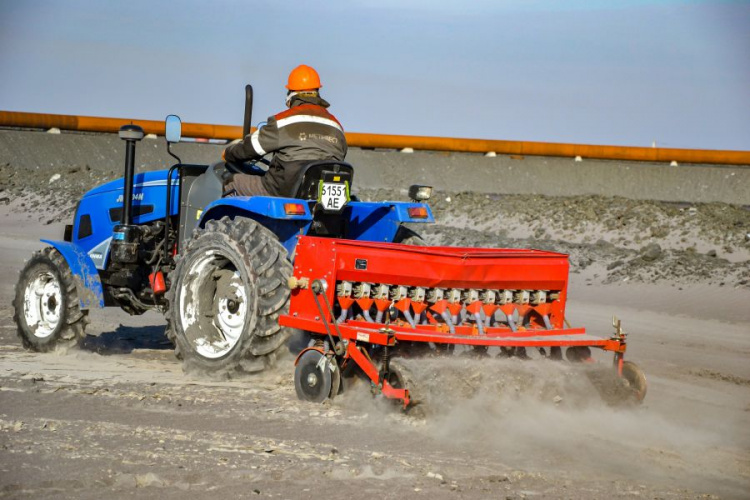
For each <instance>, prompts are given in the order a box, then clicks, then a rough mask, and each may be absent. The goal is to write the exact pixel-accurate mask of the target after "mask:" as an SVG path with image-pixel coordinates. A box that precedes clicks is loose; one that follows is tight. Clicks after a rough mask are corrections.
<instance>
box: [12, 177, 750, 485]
mask: <svg viewBox="0 0 750 500" xmlns="http://www.w3.org/2000/svg"><path fill="white" fill-rule="evenodd" d="M0 163H1V162H0ZM84 170H85V169H84ZM94 173H95V174H96V172H94ZM11 174H12V175H11ZM79 174H80V176H79V177H76V176H77V175H79ZM40 175H41V174H40ZM19 177H20V176H19V175H18V172H17V171H15V170H14V169H13V167H12V166H6V167H4V169H3V171H2V175H0V188H2V189H3V190H4V191H3V192H0V198H3V197H6V198H7V200H6V202H5V203H6V204H4V205H0V224H1V225H2V228H3V231H2V233H3V234H2V235H1V236H0V248H1V249H2V250H1V257H0V272H1V273H2V276H1V277H0V446H2V451H0V495H4V496H7V497H13V498H15V497H35V498H44V497H80V498H102V497H108V498H112V497H114V498H123V497H129V496H133V495H135V496H142V497H154V496H157V495H158V496H161V497H164V498H168V497H184V496H185V495H189V496H190V497H198V498H203V497H212V498H213V497H216V496H219V495H232V496H238V495H243V496H255V495H258V496H261V497H263V496H274V497H282V498H300V497H307V496H310V494H313V493H314V494H320V493H323V494H327V495H331V496H333V497H350V496H354V495H358V496H365V497H383V498H402V497H405V496H409V497H410V498H454V497H455V498H506V497H507V498H523V497H533V496H536V497H540V498H547V497H562V498H608V497H619V496H622V497H630V496H639V497H647V498H686V497H688V498H689V497H699V496H701V495H704V494H708V495H712V496H719V497H722V498H743V497H744V498H746V497H747V494H748V491H750V363H748V360H749V359H750V312H749V311H748V306H747V304H748V303H750V288H749V287H748V281H747V280H748V278H750V276H748V246H747V245H748V243H747V242H746V240H745V239H744V235H745V234H746V233H747V232H750V230H749V229H748V228H750V213H748V212H747V211H746V210H744V209H742V208H741V207H736V206H732V205H722V204H716V205H700V204H690V205H687V206H673V205H668V204H658V203H635V202H630V201H628V200H624V199H623V200H617V199H615V200H613V199H606V198H597V197H593V198H545V197H539V198H534V199H532V200H531V201H533V203H532V202H531V201H530V199H529V198H528V197H527V198H525V199H522V198H520V197H518V198H514V197H512V196H511V197H502V198H497V199H493V200H491V201H492V202H493V205H492V206H493V207H495V208H494V209H493V210H494V211H493V212H492V214H493V215H492V216H485V215H482V214H485V213H486V209H487V205H486V203H487V202H486V201H485V200H487V199H488V198H485V197H484V195H481V196H479V195H458V196H457V195H456V194H455V193H441V194H440V196H439V197H436V199H435V200H434V201H435V203H434V204H433V205H434V207H435V210H436V214H437V215H438V221H439V223H440V224H439V225H438V226H437V227H436V228H434V229H428V230H426V232H425V235H426V237H427V239H428V240H429V241H432V242H446V243H454V244H459V243H461V244H464V243H467V244H487V243H488V242H492V243H494V244H498V243H499V244H510V245H513V244H518V245H523V246H527V245H530V246H537V247H539V246H546V247H548V248H555V249H562V250H565V251H570V252H571V254H572V264H573V266H572V267H573V270H574V274H573V275H572V282H571V290H570V296H571V298H572V300H571V301H570V302H569V306H568V317H569V319H570V320H571V321H572V322H573V323H574V324H576V325H585V326H586V327H587V328H588V329H589V330H590V331H591V332H593V333H598V334H600V335H607V334H608V333H609V332H610V331H611V327H610V326H609V323H610V320H611V314H613V313H617V314H618V315H619V316H620V317H621V318H622V319H623V323H624V325H625V328H626V330H627V331H628V332H630V333H631V337H630V345H629V351H628V358H629V359H631V360H634V361H637V362H638V363H639V364H640V365H641V366H642V367H643V369H644V370H645V371H646V373H647V374H648V377H649V382H650V388H649V394H648V396H647V399H646V402H645V404H644V405H643V406H641V407H638V408H629V407H625V408H621V407H610V406H607V405H606V404H605V403H604V402H602V400H601V398H600V397H599V395H598V394H597V391H596V388H595V384H593V383H592V380H596V379H597V377H598V374H599V372H596V371H594V372H591V371H590V370H584V369H579V367H571V366H570V365H568V364H561V365H559V364H555V363H550V362H542V361H536V362H521V361H518V360H510V361H509V360H505V361H501V360H499V359H486V360H469V359H466V358H464V357H461V356H456V357H455V358H452V359H450V360H447V361H446V360H442V361H436V360H425V362H424V363H419V364H417V365H412V364H410V365H409V368H410V369H411V370H413V371H416V372H418V373H417V375H418V376H420V378H421V380H423V381H424V382H423V384H422V386H421V389H422V391H423V392H422V395H423V397H424V398H425V399H428V400H429V403H430V405H429V415H428V418H426V419H422V418H419V417H416V416H404V415H401V414H400V413H398V412H395V411H393V408H391V407H390V406H389V405H386V404H383V403H382V402H381V401H378V400H373V399H372V398H371V397H370V396H369V395H368V391H367V388H366V387H355V388H353V389H352V390H351V391H349V392H348V393H346V394H345V395H344V397H341V398H340V399H336V400H335V401H334V402H333V403H332V404H326V405H322V406H321V405H315V404H310V403H302V402H299V401H298V400H297V399H296V396H295V395H294V389H293V384H292V368H291V355H289V356H288V357H287V359H285V360H282V362H281V363H280V364H279V366H278V368H277V370H276V371H274V372H272V373H265V374H263V375H261V376H257V377H252V378H248V379H244V380H235V381H230V382H206V381H205V380H201V379H198V378H194V377H191V376H189V375H185V374H183V373H182V370H181V367H180V364H179V363H178V362H177V360H175V359H174V357H173V356H172V353H171V350H170V346H169V344H168V342H167V341H166V339H165V338H164V333H163V321H162V319H161V318H160V317H159V316H158V315H156V314H146V315H144V316H141V317H129V316H127V315H126V314H125V313H122V312H120V311H112V310H107V311H96V312H93V313H92V315H91V316H92V320H93V321H92V324H91V325H90V328H89V330H88V332H89V333H90V334H92V335H93V336H90V337H89V338H88V339H87V341H86V343H85V344H84V347H83V349H82V350H70V351H68V352H56V353H51V354H35V353H29V352H26V351H24V350H23V349H21V347H20V343H19V342H18V340H17V338H16V336H15V327H14V325H13V323H12V319H11V314H12V313H11V308H10V303H11V297H12V293H13V285H14V282H15V279H16V276H17V271H18V270H19V269H20V267H21V266H22V263H23V261H24V260H25V259H26V258H28V256H29V255H30V254H31V252H32V251H33V249H36V248H39V247H40V244H39V243H38V242H37V240H38V239H39V238H40V237H53V238H58V237H59V235H60V233H61V231H62V227H61V222H60V221H62V220H66V218H67V217H68V214H66V213H65V210H69V209H70V208H71V204H72V200H73V197H74V196H76V195H77V194H76V193H77V192H79V191H81V190H82V189H84V188H85V187H88V186H89V185H92V184H94V183H96V182H99V181H100V177H99V176H98V174H96V175H94V174H89V173H88V171H83V170H82V171H80V172H73V173H71V174H70V175H69V177H67V178H65V179H63V181H64V182H67V183H68V184H69V186H68V188H66V189H64V190H55V193H56V195H55V196H54V197H53V196H52V195H51V193H49V192H48V193H47V194H46V195H45V194H44V193H45V190H46V189H48V187H49V186H50V184H49V183H47V184H42V183H40V182H39V181H38V180H37V183H36V185H37V186H39V185H44V186H45V187H44V188H41V189H40V188H36V189H34V193H35V194H34V195H31V191H30V190H29V187H30V186H28V185H25V183H31V184H33V183H34V182H33V179H32V180H31V181H29V179H28V178H24V179H25V180H24V181H23V182H21V185H19V184H13V185H11V183H9V181H8V179H9V178H15V179H19ZM71 178H75V179H79V180H78V181H76V182H72V181H71V180H70V179H71ZM19 182H20V181H19ZM45 182H47V179H45ZM39 194H43V195H44V196H45V197H44V202H43V203H42V202H40V200H39V198H38V195H39ZM361 194H362V196H363V197H369V196H372V197H380V196H381V195H382V196H386V195H390V196H389V197H392V196H399V193H397V192H395V193H394V192H388V193H378V192H374V191H362V193H361ZM52 198H54V199H53V200H52ZM447 198H450V201H447ZM50 200H52V202H51V203H50ZM524 200H525V203H524ZM22 204H23V206H22ZM52 204H56V205H55V206H53V207H51V206H50V205H52ZM551 206H556V207H566V208H564V209H562V210H560V211H559V212H560V213H559V214H556V215H555V216H554V217H557V219H555V223H554V224H542V223H540V222H539V218H535V217H534V213H535V211H538V212H539V213H551V212H550V207H551ZM691 208H692V210H691ZM495 214H499V215H498V216H497V217H495ZM618 214H619V215H620V218H619V219H618V217H617V216H618ZM623 217H624V220H626V221H627V224H625V225H622V224H621V222H622V220H623ZM468 218H471V220H472V221H474V222H475V223H476V225H474V226H471V227H469V225H468V224H467V223H466V221H467V220H468ZM551 218H552V217H549V218H547V219H546V220H550V219H551ZM618 221H620V223H619V225H618ZM722 221H723V222H722ZM48 222H49V223H48ZM610 223H611V226H610V225H608V224H610ZM726 228H733V229H732V231H730V232H728V231H727V230H726ZM541 229H543V230H544V232H541ZM665 231H666V232H665ZM682 231H686V232H685V233H684V234H683V233H682ZM636 237H639V238H640V241H637V240H636ZM653 243H658V244H659V247H660V248H659V251H656V250H655V249H654V248H653V247H651V248H650V249H649V245H652V244H653ZM711 250H716V253H717V254H718V255H716V256H713V254H712V252H711ZM644 256H645V257H646V258H644ZM649 259H651V260H649ZM618 261H621V262H620V263H619V264H617V265H614V266H613V264H615V263H617V262H618ZM601 361H602V362H603V363H607V362H608V361H609V359H608V358H602V359H601ZM412 363H413V362H412ZM605 366H606V365H605ZM438 382H440V384H441V385H438Z"/></svg>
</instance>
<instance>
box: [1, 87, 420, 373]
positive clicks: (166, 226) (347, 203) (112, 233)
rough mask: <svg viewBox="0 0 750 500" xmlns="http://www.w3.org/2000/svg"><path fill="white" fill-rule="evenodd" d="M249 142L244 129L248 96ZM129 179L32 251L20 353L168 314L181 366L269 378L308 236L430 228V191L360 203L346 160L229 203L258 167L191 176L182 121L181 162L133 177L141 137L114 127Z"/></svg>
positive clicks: (407, 235) (202, 168) (391, 238)
mask: <svg viewBox="0 0 750 500" xmlns="http://www.w3.org/2000/svg"><path fill="white" fill-rule="evenodd" d="M245 106H246V109H245V126H244V135H247V133H248V132H249V131H250V116H251V110H252V88H251V87H250V86H248V87H247V92H246V104H245ZM119 135H120V138H121V139H123V140H124V141H125V144H126V147H125V149H126V155H125V174H124V177H123V178H121V179H118V180H115V181H112V182H108V183H106V184H103V185H101V186H98V187H96V188H94V189H92V190H90V191H89V192H87V193H86V194H85V195H84V196H83V197H82V198H81V200H80V202H79V203H78V206H77V209H76V213H75V217H74V220H73V223H72V224H70V225H67V226H65V234H64V238H63V240H62V241H51V240H42V241H43V242H44V243H46V244H47V245H49V246H48V247H46V248H44V249H43V250H41V251H38V252H36V253H35V254H34V255H33V256H32V258H31V259H30V260H29V261H28V262H27V263H26V265H25V267H24V268H23V270H22V272H21V275H20V279H19V282H18V284H17V286H16V294H15V299H14V303H13V305H14V309H15V313H14V319H15V322H16V324H17V327H18V334H19V336H20V338H21V341H22V342H23V345H24V346H25V347H26V348H28V349H32V350H35V351H49V350H51V349H54V348H55V347H56V346H58V345H62V344H76V343H78V342H80V341H81V340H82V339H83V337H84V336H85V327H86V324H87V323H88V315H89V311H90V310H91V309H98V308H103V307H120V308H122V309H123V310H125V311H127V312H128V313H130V314H142V313H144V312H145V311H148V310H150V309H154V310H158V311H161V312H162V313H163V314H164V315H165V318H166V321H167V329H166V333H167V336H168V337H169V339H170V340H171V341H172V342H173V343H174V345H175V352H176V354H177V356H178V358H180V359H182V360H183V363H184V366H185V368H186V369H198V370H200V371H201V372H208V373H213V374H219V375H225V376H231V375H234V374H237V373H241V372H252V371H258V370H262V369H263V368H265V367H266V366H268V365H269V364H270V363H272V362H273V361H274V359H275V357H276V355H277V353H278V352H279V349H280V348H281V346H282V345H283V344H284V343H285V341H286V339H287V338H288V337H289V333H290V332H289V331H288V329H286V328H284V327H282V326H280V325H279V323H278V318H279V316H280V315H282V314H284V313H285V312H286V311H287V310H288V307H289V297H290V288H289V285H288V280H289V278H290V277H291V275H292V269H293V267H292V266H293V261H294V256H295V247H296V245H297V240H298V238H299V237H300V235H312V236H321V237H327V238H342V239H350V240H359V241H372V242H400V243H407V244H408V243H410V244H420V241H421V240H420V239H419V237H418V236H417V235H416V233H414V232H413V231H411V230H410V229H408V228H407V227H406V226H405V224H407V223H426V222H434V219H433V216H432V213H431V212H430V209H429V207H428V206H427V205H426V204H424V203H422V202H423V201H425V200H426V199H428V198H429V192H430V188H428V187H426V186H412V187H411V188H410V190H409V192H410V197H411V199H412V200H413V202H378V203H372V202H363V201H359V200H357V198H356V196H353V195H352V194H351V191H350V190H351V187H352V183H353V180H354V173H355V172H354V169H353V167H352V166H351V165H349V164H347V163H344V162H336V161H330V162H329V161H322V162H314V163H311V164H309V165H308V166H307V168H306V170H305V171H304V174H303V175H302V176H301V177H300V178H299V180H298V184H297V187H296V196H295V197H294V198H278V197H260V196H258V197H234V196H225V193H224V192H223V185H224V183H223V179H224V178H225V177H226V175H227V174H228V173H230V174H231V173H233V172H234V173H236V172H242V173H249V174H254V175H262V174H263V173H264V172H265V170H264V166H263V164H262V163H261V162H258V163H252V164H242V165H236V164H228V163H225V162H218V163H215V164H213V165H192V164H187V163H182V161H181V160H180V159H179V157H177V155H175V154H174V153H173V152H172V150H171V145H173V144H175V143H178V142H179V141H180V136H181V122H180V119H179V118H178V117H177V116H174V115H170V116H169V117H167V120H166V138H167V148H168V151H169V153H170V155H172V156H173V157H174V158H175V159H176V160H177V163H176V164H174V165H173V166H171V168H169V169H166V170H159V171H152V172H142V173H135V172H134V160H135V150H136V143H137V142H138V141H139V140H141V139H142V137H143V131H142V129H141V128H140V127H138V126H135V125H125V126H123V127H122V128H121V129H120V133H119Z"/></svg>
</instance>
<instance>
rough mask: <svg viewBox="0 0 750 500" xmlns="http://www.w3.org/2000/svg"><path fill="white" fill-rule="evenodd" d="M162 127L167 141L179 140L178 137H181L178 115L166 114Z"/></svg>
mask: <svg viewBox="0 0 750 500" xmlns="http://www.w3.org/2000/svg"><path fill="white" fill-rule="evenodd" d="M164 128H165V130H166V136H167V142H170V143H176V142H180V138H181V137H182V121H181V120H180V117H179V116H177V115H169V116H167V119H166V120H164Z"/></svg>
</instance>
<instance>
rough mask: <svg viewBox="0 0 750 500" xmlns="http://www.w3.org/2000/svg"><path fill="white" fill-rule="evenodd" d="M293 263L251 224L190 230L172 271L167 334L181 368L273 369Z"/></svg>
mask: <svg viewBox="0 0 750 500" xmlns="http://www.w3.org/2000/svg"><path fill="white" fill-rule="evenodd" d="M291 273H292V265H291V263H290V262H289V261H288V260H287V253H286V250H285V249H284V247H283V246H282V245H281V243H279V241H278V239H277V238H276V236H275V235H274V234H273V233H271V232H270V231H269V230H268V229H266V228H265V227H263V226H261V225H260V224H258V223H257V222H255V221H253V220H250V219H243V218H237V219H234V220H231V219H229V218H228V217H224V218H223V219H221V220H212V221H208V222H207V223H206V226H205V228H203V229H196V230H195V233H194V235H193V238H192V239H191V240H190V241H189V242H188V243H187V245H186V247H185V249H184V251H183V252H182V255H181V258H180V259H179V261H178V263H177V266H176V267H175V270H174V272H173V276H174V277H175V278H174V279H173V280H172V284H171V287H170V290H169V292H168V293H167V299H168V301H169V311H168V312H167V323H168V324H167V334H168V335H169V336H170V338H173V341H174V342H175V351H176V354H177V356H178V358H180V357H181V358H182V361H183V367H184V369H185V371H193V370H197V371H199V372H201V373H208V374H210V375H212V376H216V377H221V378H224V377H231V376H233V375H237V374H240V373H247V372H255V371H261V370H263V369H265V368H266V367H268V366H270V365H272V364H273V362H274V361H275V359H276V356H277V351H278V350H279V347H281V346H282V344H284V342H285V341H286V340H287V338H288V336H289V335H288V330H287V329H286V328H282V327H281V326H279V323H278V319H279V316H280V315H281V314H284V313H285V312H287V311H288V310H289V287H288V285H287V280H288V278H289V276H291Z"/></svg>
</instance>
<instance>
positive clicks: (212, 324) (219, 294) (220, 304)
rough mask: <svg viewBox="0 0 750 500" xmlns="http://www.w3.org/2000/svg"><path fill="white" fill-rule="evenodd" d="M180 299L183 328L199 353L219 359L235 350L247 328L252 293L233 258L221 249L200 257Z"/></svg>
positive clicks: (182, 290) (186, 279) (191, 271)
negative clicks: (248, 292)
mask: <svg viewBox="0 0 750 500" xmlns="http://www.w3.org/2000/svg"><path fill="white" fill-rule="evenodd" d="M179 302H180V320H181V321H182V327H183V328H184V330H185V332H186V333H187V335H188V338H190V339H191V340H192V342H193V345H194V346H195V350H196V352H197V353H198V354H199V355H201V356H203V357H205V358H209V359H216V358H220V357H222V356H224V355H226V354H227V353H229V352H230V351H231V350H232V349H234V347H235V346H236V345H237V343H238V342H239V340H240V338H241V336H242V332H243V330H244V329H245V321H246V319H247V309H248V308H247V303H248V295H247V290H246V287H245V283H244V281H243V279H242V276H241V275H240V272H239V271H238V270H237V268H236V267H235V266H234V264H233V263H232V262H231V261H230V260H229V259H227V258H226V257H224V256H223V255H221V254H219V253H218V252H207V253H206V254H204V255H202V256H201V257H199V258H198V259H196V260H195V261H194V262H193V263H192V265H190V267H189V268H188V270H187V273H186V278H185V282H184V284H183V285H182V287H181V290H180V301H179Z"/></svg>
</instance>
